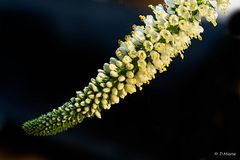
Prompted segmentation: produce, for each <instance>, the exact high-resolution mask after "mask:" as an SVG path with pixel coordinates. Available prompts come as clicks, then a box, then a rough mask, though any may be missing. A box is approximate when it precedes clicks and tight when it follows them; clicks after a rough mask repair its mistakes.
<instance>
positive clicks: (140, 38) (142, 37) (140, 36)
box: [132, 30, 146, 42]
mask: <svg viewBox="0 0 240 160" xmlns="http://www.w3.org/2000/svg"><path fill="white" fill-rule="evenodd" d="M132 36H133V38H135V39H136V40H137V41H139V42H143V41H145V39H146V37H145V35H144V33H143V31H138V30H136V31H133V32H132Z"/></svg>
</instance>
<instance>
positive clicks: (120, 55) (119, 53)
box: [116, 46, 128, 59]
mask: <svg viewBox="0 0 240 160" xmlns="http://www.w3.org/2000/svg"><path fill="white" fill-rule="evenodd" d="M127 52H128V50H127V48H126V47H123V46H121V47H119V48H118V49H117V50H116V56H117V57H118V58H119V59H122V58H123V57H124V56H125V55H126V54H127Z"/></svg>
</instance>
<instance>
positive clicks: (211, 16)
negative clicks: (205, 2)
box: [205, 7, 218, 26]
mask: <svg viewBox="0 0 240 160" xmlns="http://www.w3.org/2000/svg"><path fill="white" fill-rule="evenodd" d="M217 17H218V13H217V11H216V10H214V9H213V8H211V7H209V9H208V12H207V15H206V16H205V18H206V20H207V21H208V22H211V23H212V24H213V25H214V26H216V25H217V22H216V19H217Z"/></svg>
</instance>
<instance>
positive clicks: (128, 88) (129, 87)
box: [124, 84, 137, 94]
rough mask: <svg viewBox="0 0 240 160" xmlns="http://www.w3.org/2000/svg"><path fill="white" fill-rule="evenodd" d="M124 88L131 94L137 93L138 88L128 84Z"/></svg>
mask: <svg viewBox="0 0 240 160" xmlns="http://www.w3.org/2000/svg"><path fill="white" fill-rule="evenodd" d="M124 88H125V90H126V91H127V92H128V93H130V94H133V93H134V92H136V91H137V90H136V86H135V85H131V84H126V85H125V87H124Z"/></svg>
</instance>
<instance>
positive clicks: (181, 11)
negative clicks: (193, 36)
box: [177, 5, 191, 19]
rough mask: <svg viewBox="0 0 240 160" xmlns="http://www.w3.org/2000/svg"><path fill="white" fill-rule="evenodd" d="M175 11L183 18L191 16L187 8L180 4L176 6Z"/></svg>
mask: <svg viewBox="0 0 240 160" xmlns="http://www.w3.org/2000/svg"><path fill="white" fill-rule="evenodd" d="M177 13H178V15H179V16H181V17H183V18H184V19H188V18H190V17H191V15H190V13H189V11H188V8H187V7H185V6H183V5H180V6H179V7H178V8H177Z"/></svg>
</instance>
